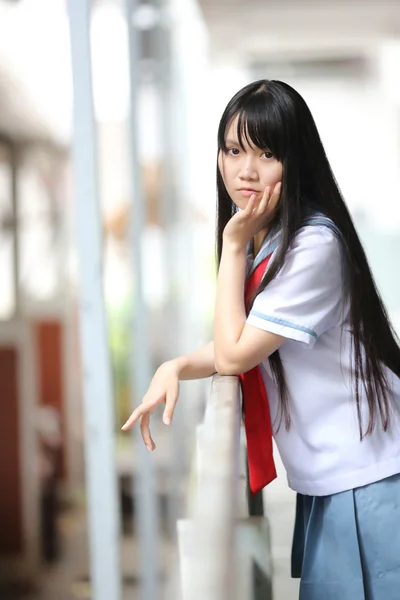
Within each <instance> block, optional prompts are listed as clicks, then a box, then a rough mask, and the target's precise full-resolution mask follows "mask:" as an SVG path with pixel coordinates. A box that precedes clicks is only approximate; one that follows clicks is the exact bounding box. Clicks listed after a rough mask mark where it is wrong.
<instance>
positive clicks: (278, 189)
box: [276, 181, 282, 192]
mask: <svg viewBox="0 0 400 600" xmlns="http://www.w3.org/2000/svg"><path fill="white" fill-rule="evenodd" d="M281 187H282V182H281V181H280V182H279V183H278V185H277V186H276V189H277V191H278V192H280V191H281Z"/></svg>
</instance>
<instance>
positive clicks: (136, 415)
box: [121, 403, 154, 431]
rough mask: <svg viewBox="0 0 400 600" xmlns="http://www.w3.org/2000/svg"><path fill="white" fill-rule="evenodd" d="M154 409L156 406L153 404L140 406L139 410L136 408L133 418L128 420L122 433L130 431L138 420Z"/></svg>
mask: <svg viewBox="0 0 400 600" xmlns="http://www.w3.org/2000/svg"><path fill="white" fill-rule="evenodd" d="M153 408H154V406H153V405H152V404H149V403H146V404H141V405H140V406H138V407H137V408H135V410H134V411H133V413H132V414H131V416H130V417H129V419H128V420H127V422H126V423H125V424H124V425H123V426H122V427H121V429H122V431H127V430H128V429H130V428H131V427H132V425H133V424H134V423H136V421H137V420H138V419H140V417H142V416H143V415H144V414H146V413H147V412H150V411H152V410H153Z"/></svg>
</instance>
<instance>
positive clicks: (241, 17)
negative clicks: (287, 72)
mask: <svg viewBox="0 0 400 600" xmlns="http://www.w3.org/2000/svg"><path fill="white" fill-rule="evenodd" d="M199 3H200V5H201V8H202V11H203V14H204V17H205V20H206V23H207V26H208V29H209V31H210V36H211V45H212V50H213V52H214V54H215V55H218V56H220V57H221V58H222V57H223V58H224V59H229V58H231V59H232V60H233V61H236V60H241V59H243V57H246V60H247V58H248V57H250V58H252V57H254V58H259V57H260V56H265V55H269V56H271V55H277V54H279V55H280V56H281V55H282V54H283V55H285V54H288V55H293V54H297V53H299V52H300V53H305V54H307V53H308V54H310V53H314V54H319V53H322V54H327V55H332V54H346V53H349V52H350V53H352V52H353V53H357V52H358V50H360V49H361V50H365V51H367V52H368V51H370V50H371V49H372V50H373V48H374V46H375V44H376V43H379V42H380V41H381V40H382V38H398V37H400V2H399V1H396V0H381V1H380V2H378V1H377V0H199Z"/></svg>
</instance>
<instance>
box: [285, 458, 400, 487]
mask: <svg viewBox="0 0 400 600" xmlns="http://www.w3.org/2000/svg"><path fill="white" fill-rule="evenodd" d="M398 473H400V456H396V457H395V458H392V459H390V460H387V461H385V462H383V463H382V462H380V463H377V464H375V465H373V467H367V468H366V469H362V470H358V471H352V472H351V473H346V474H345V475H340V476H338V477H332V478H330V479H325V480H324V481H307V480H304V479H298V478H296V477H290V476H289V475H288V484H289V487H290V488H291V489H292V490H293V491H295V492H297V493H298V494H303V495H305V496H331V495H333V494H340V493H341V492H346V491H348V490H352V489H355V488H358V487H362V486H364V485H369V484H370V483H375V482H376V481H380V480H382V479H386V478H387V477H391V476H392V475H397V474H398Z"/></svg>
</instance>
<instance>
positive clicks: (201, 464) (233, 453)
mask: <svg viewBox="0 0 400 600" xmlns="http://www.w3.org/2000/svg"><path fill="white" fill-rule="evenodd" d="M240 429H241V418H240V386H239V381H238V378H237V377H233V376H229V377H228V376H220V375H214V376H213V379H212V383H211V393H210V395H209V399H208V402H207V406H206V412H205V418H204V422H203V423H202V424H201V425H199V426H198V427H197V432H196V436H197V448H196V481H195V490H194V494H193V495H194V498H193V502H192V504H193V506H192V510H191V514H190V515H189V517H190V518H189V519H186V520H182V521H179V522H178V537H179V547H180V562H181V587H182V600H187V599H189V598H190V600H204V599H205V598H207V600H234V599H239V598H248V599H249V600H250V599H251V600H258V598H263V600H267V599H268V598H271V584H270V570H271V569H270V554H269V535H268V526H267V522H266V520H265V519H263V518H262V517H261V518H260V517H250V518H249V514H248V510H249V506H250V504H249V503H248V501H247V500H246V486H247V477H246V469H245V467H244V464H245V463H244V460H243V458H244V456H243V454H244V453H243V452H242V449H243V446H242V445H241V443H240ZM260 532H261V535H260ZM255 565H257V567H255ZM255 573H257V574H256V575H255ZM260 573H261V575H260ZM255 578H256V579H257V581H255Z"/></svg>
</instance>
